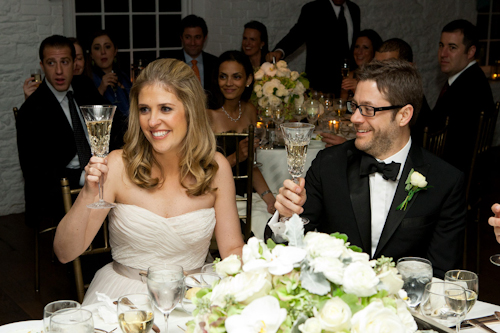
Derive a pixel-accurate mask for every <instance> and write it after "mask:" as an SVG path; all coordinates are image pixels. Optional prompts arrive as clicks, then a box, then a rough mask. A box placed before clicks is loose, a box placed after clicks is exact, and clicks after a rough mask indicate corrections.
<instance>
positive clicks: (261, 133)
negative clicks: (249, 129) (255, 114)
mask: <svg viewBox="0 0 500 333" xmlns="http://www.w3.org/2000/svg"><path fill="white" fill-rule="evenodd" d="M254 134H255V137H256V138H257V139H259V144H258V146H257V147H255V149H254V159H253V166H254V167H259V168H260V167H261V166H262V163H260V162H257V149H258V148H259V147H260V145H261V144H262V142H263V141H264V138H265V137H266V128H265V127H264V124H263V123H262V122H258V123H257V126H255V132H254Z"/></svg>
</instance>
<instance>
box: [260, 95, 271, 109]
mask: <svg viewBox="0 0 500 333" xmlns="http://www.w3.org/2000/svg"><path fill="white" fill-rule="evenodd" d="M258 103H259V106H260V107H261V108H265V107H266V106H268V105H269V97H267V96H263V97H259V102H258Z"/></svg>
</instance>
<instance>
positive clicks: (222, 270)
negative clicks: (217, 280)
mask: <svg viewBox="0 0 500 333" xmlns="http://www.w3.org/2000/svg"><path fill="white" fill-rule="evenodd" d="M240 270H241V260H240V259H239V258H238V256H237V255H235V254H231V255H230V256H229V257H227V258H225V259H224V260H222V261H220V262H218V263H217V264H216V265H215V272H216V273H217V274H218V275H220V276H222V277H225V276H228V275H235V274H238V273H239V272H240Z"/></svg>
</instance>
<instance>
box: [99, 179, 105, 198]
mask: <svg viewBox="0 0 500 333" xmlns="http://www.w3.org/2000/svg"><path fill="white" fill-rule="evenodd" d="M99 201H104V185H103V184H102V176H101V177H99Z"/></svg>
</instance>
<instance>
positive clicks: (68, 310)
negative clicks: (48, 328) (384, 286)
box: [50, 308, 92, 325]
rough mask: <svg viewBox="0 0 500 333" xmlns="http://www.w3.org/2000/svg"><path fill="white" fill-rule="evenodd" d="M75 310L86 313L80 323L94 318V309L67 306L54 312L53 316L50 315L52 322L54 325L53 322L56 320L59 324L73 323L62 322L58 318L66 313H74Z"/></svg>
mask: <svg viewBox="0 0 500 333" xmlns="http://www.w3.org/2000/svg"><path fill="white" fill-rule="evenodd" d="M74 312H79V313H84V314H85V316H84V317H83V318H82V319H81V321H79V322H80V323H81V322H84V321H86V320H88V319H89V318H92V311H90V310H88V309H83V308H65V309H60V310H58V311H56V312H54V314H53V315H52V316H50V324H51V325H52V322H55V323H57V324H58V325H71V323H65V322H60V321H58V319H59V318H60V317H62V316H64V315H68V314H70V313H74ZM54 318H55V319H54Z"/></svg>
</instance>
